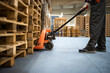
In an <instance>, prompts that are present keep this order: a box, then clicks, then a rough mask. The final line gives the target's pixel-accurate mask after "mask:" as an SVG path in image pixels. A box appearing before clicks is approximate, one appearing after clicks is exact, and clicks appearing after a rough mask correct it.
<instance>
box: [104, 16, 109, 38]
mask: <svg viewBox="0 0 110 73" xmlns="http://www.w3.org/2000/svg"><path fill="white" fill-rule="evenodd" d="M105 31H106V34H105V36H106V37H110V14H106V30H105Z"/></svg>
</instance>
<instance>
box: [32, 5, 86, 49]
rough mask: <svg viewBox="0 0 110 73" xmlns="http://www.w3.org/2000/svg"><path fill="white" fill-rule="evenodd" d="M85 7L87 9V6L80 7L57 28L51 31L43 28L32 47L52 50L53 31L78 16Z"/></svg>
mask: <svg viewBox="0 0 110 73" xmlns="http://www.w3.org/2000/svg"><path fill="white" fill-rule="evenodd" d="M86 9H87V7H85V8H84V9H81V10H80V11H79V12H78V13H77V14H76V15H74V16H73V17H72V18H71V19H69V20H68V21H67V22H66V23H64V24H63V25H62V26H61V27H59V28H58V29H56V30H55V31H53V32H52V31H51V30H48V29H43V30H42V33H41V35H40V38H39V40H38V42H37V44H36V46H35V47H34V49H48V50H52V48H53V43H52V40H53V39H55V33H56V32H57V31H59V30H60V29H61V28H63V27H64V26H65V25H66V24H68V23H69V22H70V21H71V20H73V19H74V18H75V17H76V16H78V15H79V14H81V13H82V12H83V11H85V10H86Z"/></svg>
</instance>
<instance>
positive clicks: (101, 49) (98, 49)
mask: <svg viewBox="0 0 110 73" xmlns="http://www.w3.org/2000/svg"><path fill="white" fill-rule="evenodd" d="M95 50H96V51H99V52H106V49H105V48H96V49H95Z"/></svg>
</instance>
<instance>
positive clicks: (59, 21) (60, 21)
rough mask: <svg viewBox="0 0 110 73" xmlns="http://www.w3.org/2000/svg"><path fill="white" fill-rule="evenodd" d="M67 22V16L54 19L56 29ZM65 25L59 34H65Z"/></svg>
mask: <svg viewBox="0 0 110 73" xmlns="http://www.w3.org/2000/svg"><path fill="white" fill-rule="evenodd" d="M65 22H66V18H55V19H54V30H56V29H58V28H59V27H60V26H61V25H63V24H64V23H65ZM64 30H65V27H64V28H62V29H60V30H59V36H64Z"/></svg>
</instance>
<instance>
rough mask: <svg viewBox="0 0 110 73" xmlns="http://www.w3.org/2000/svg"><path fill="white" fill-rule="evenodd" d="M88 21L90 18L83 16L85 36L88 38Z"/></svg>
mask: <svg viewBox="0 0 110 73" xmlns="http://www.w3.org/2000/svg"><path fill="white" fill-rule="evenodd" d="M89 20H90V16H85V36H86V37H89V36H90V35H89Z"/></svg>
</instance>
